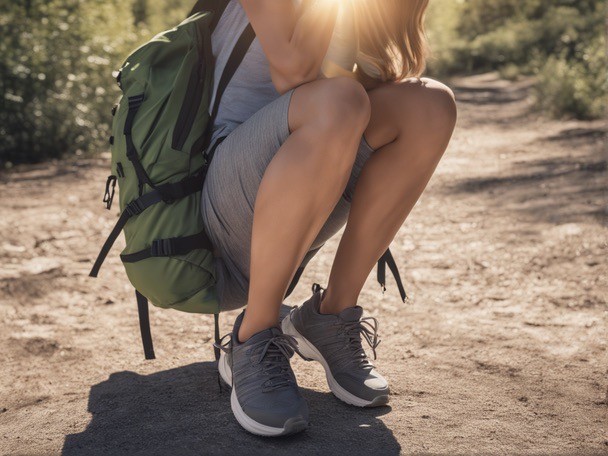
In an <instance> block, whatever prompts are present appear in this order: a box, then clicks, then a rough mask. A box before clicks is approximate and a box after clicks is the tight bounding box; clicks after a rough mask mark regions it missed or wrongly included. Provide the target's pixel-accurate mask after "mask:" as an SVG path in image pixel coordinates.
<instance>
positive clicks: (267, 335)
mask: <svg viewBox="0 0 608 456" xmlns="http://www.w3.org/2000/svg"><path fill="white" fill-rule="evenodd" d="M281 334H283V332H282V331H281V330H280V329H279V328H276V327H274V328H268V329H265V330H264V331H260V332H259V333H256V334H254V335H253V336H251V337H250V338H249V339H248V340H247V342H245V343H246V344H255V343H257V342H262V341H264V340H268V339H272V338H273V337H276V336H280V335H281Z"/></svg>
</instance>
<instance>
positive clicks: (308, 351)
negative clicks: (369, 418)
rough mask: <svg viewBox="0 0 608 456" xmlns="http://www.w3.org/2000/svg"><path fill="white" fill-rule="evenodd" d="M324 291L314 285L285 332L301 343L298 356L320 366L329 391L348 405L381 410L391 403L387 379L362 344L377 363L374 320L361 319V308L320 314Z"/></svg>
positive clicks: (290, 318) (283, 324) (286, 321)
mask: <svg viewBox="0 0 608 456" xmlns="http://www.w3.org/2000/svg"><path fill="white" fill-rule="evenodd" d="M322 290H323V288H321V287H320V286H319V285H318V284H314V285H313V295H312V297H311V298H310V299H309V300H308V301H306V302H305V303H304V304H302V305H301V306H300V307H296V308H295V309H293V310H292V311H291V313H290V314H289V316H288V317H287V318H285V319H284V320H283V321H282V327H283V332H284V333H285V334H289V335H290V336H293V337H294V338H295V339H296V340H297V341H298V352H299V353H300V354H301V355H302V356H303V357H305V358H306V359H309V360H315V361H318V362H320V363H321V365H322V366H323V368H324V369H325V376H326V377H327V383H328V384H329V389H330V390H331V392H332V393H334V395H335V396H336V397H337V398H338V399H340V400H342V401H344V402H346V403H347V404H351V405H356V406H358V407H378V406H382V405H386V404H387V403H388V400H389V387H388V383H387V381H386V379H385V378H384V377H383V376H382V375H380V374H379V373H378V371H376V369H375V368H374V365H373V364H372V363H371V362H370V361H369V359H368V358H367V355H366V353H365V350H364V349H363V346H362V344H361V339H362V338H363V339H365V340H366V341H367V342H368V343H369V345H370V346H371V348H372V351H373V353H374V359H375V358H376V347H377V346H378V344H379V343H380V342H379V340H378V334H377V327H378V322H377V321H376V319H375V318H372V317H367V318H361V316H362V314H363V309H362V308H361V307H359V306H356V307H350V308H348V309H344V310H343V311H342V312H340V314H339V315H324V314H321V313H320V312H319V309H320V305H321V296H322V293H321V292H322Z"/></svg>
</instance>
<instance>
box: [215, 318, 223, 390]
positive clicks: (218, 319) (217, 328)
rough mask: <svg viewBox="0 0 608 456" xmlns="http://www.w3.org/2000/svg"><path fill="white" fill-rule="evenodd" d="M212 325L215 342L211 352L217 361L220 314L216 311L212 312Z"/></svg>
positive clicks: (218, 355) (218, 358) (218, 356)
mask: <svg viewBox="0 0 608 456" xmlns="http://www.w3.org/2000/svg"><path fill="white" fill-rule="evenodd" d="M213 326H214V330H213V337H214V339H215V344H214V345H213V352H214V354H215V360H216V361H219V360H220V349H219V346H220V314H219V313H216V314H213ZM221 387H222V386H221V383H220V388H221Z"/></svg>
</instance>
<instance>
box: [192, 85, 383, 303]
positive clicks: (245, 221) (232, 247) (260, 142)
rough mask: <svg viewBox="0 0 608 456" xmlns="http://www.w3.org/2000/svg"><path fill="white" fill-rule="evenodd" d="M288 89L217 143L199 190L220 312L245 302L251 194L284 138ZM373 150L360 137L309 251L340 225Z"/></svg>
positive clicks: (248, 258)
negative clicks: (347, 174) (348, 169)
mask: <svg viewBox="0 0 608 456" xmlns="http://www.w3.org/2000/svg"><path fill="white" fill-rule="evenodd" d="M293 91H294V90H290V91H289V92H287V93H285V94H283V95H281V96H280V97H279V98H277V99H276V100H274V101H273V102H271V103H270V104H268V105H266V106H265V107H263V108H262V109H260V110H259V111H258V112H256V113H255V114H254V115H253V116H251V117H250V118H249V119H248V120H246V121H245V122H243V123H242V124H240V125H239V126H238V127H237V128H235V129H234V130H233V131H232V132H230V134H229V135H228V136H227V137H226V138H225V139H224V140H223V142H222V143H221V144H220V145H219V146H218V147H217V149H216V151H215V155H214V158H213V160H212V162H211V166H210V167H209V170H208V173H207V177H206V179H205V185H204V187H203V192H202V199H201V205H202V216H203V222H204V224H205V228H206V230H207V233H208V235H209V237H210V239H211V241H212V243H213V245H214V247H215V249H216V257H215V270H216V277H217V291H218V295H219V299H220V306H221V309H222V310H232V309H238V308H240V307H243V306H245V305H246V304H247V294H248V289H249V260H250V253H251V232H252V225H253V208H254V204H255V198H256V195H257V192H258V188H259V186H260V182H261V181H262V177H263V175H264V172H265V170H266V167H267V166H268V164H269V163H270V161H271V160H272V158H273V157H274V155H275V153H276V152H277V151H278V150H279V148H280V147H281V145H282V144H283V142H284V141H285V140H286V139H287V138H288V137H289V125H288V119H287V114H288V110H289V103H290V101H291V96H292V94H293ZM372 153H373V149H372V148H371V147H370V146H369V144H368V143H367V142H366V141H365V138H364V137H362V138H361V143H360V145H359V151H358V153H357V158H356V160H355V164H354V166H353V170H352V173H351V177H350V180H349V182H348V185H347V186H346V190H345V191H344V194H343V195H342V198H340V201H338V203H337V204H336V207H335V208H334V210H333V211H332V213H331V215H330V216H329V217H328V219H327V221H326V222H325V225H324V226H323V228H322V229H321V231H320V232H319V235H318V236H317V239H315V241H314V242H313V244H312V246H311V249H310V252H309V255H307V258H306V259H305V261H308V260H309V259H310V257H311V256H312V255H314V251H315V250H316V249H318V248H319V247H320V246H321V245H323V244H324V243H325V242H326V241H327V240H328V239H329V238H331V237H332V236H333V235H335V234H336V233H337V232H338V231H340V229H341V228H342V227H343V226H344V225H345V224H346V221H347V219H348V212H349V210H350V201H351V200H352V196H353V193H354V190H355V184H356V182H357V178H358V177H359V174H360V172H361V169H362V168H363V165H364V164H365V162H366V160H367V159H368V158H369V157H370V156H371V154H372Z"/></svg>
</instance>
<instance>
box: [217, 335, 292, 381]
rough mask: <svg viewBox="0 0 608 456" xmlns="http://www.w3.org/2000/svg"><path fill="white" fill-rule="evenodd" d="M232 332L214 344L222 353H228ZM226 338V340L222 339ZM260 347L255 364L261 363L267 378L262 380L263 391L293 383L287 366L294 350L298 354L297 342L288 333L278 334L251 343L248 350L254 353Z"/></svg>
mask: <svg viewBox="0 0 608 456" xmlns="http://www.w3.org/2000/svg"><path fill="white" fill-rule="evenodd" d="M231 336H232V334H231V333H229V334H226V335H225V336H224V337H222V338H221V339H220V342H219V344H214V346H216V347H217V348H219V349H220V350H222V351H223V352H224V353H229V352H230V350H231V348H232V346H231V340H232V338H231ZM226 338H228V340H227V341H226V342H224V339H226ZM260 347H262V349H261V350H260V352H259V355H258V354H256V356H257V357H258V359H257V361H255V362H254V364H255V365H261V369H262V372H264V374H266V375H267V376H268V379H267V380H266V381H265V382H264V388H263V391H273V390H276V389H278V388H282V387H284V386H289V385H291V384H293V378H292V375H291V369H290V366H289V361H287V360H289V358H291V357H292V356H293V354H294V353H295V352H297V353H298V354H300V352H299V351H298V342H297V341H296V340H295V339H294V338H293V337H292V336H290V335H288V334H280V335H277V336H274V337H273V338H271V339H268V340H263V341H260V342H257V343H255V344H253V345H252V346H251V347H250V348H249V350H251V352H252V353H255V352H256V351H257V350H258V349H259V348H260Z"/></svg>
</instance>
